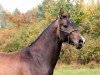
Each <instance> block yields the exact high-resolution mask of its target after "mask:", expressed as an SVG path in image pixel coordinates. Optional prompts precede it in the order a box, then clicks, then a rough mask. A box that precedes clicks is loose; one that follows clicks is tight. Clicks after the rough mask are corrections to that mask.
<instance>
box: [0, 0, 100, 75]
mask: <svg viewBox="0 0 100 75" xmlns="http://www.w3.org/2000/svg"><path fill="white" fill-rule="evenodd" d="M8 1H9V2H8V4H9V3H10V0H8ZM13 1H15V0H13ZM5 2H6V3H7V1H5ZM5 2H4V3H5ZM35 2H36V1H35ZM35 2H34V0H33V4H31V5H33V6H31V7H30V8H26V6H28V5H25V4H22V6H20V7H23V8H22V9H25V8H26V10H22V9H21V8H20V7H18V8H17V7H16V8H13V9H11V10H9V9H7V8H6V7H5V5H3V3H2V0H1V3H0V52H15V51H18V50H21V49H23V48H25V47H26V46H28V45H30V44H31V43H32V42H33V41H34V40H35V39H36V38H37V37H38V36H39V35H40V34H41V33H42V31H43V30H45V28H46V27H47V26H48V25H49V24H50V23H52V21H54V20H55V19H56V18H58V17H59V16H58V13H59V10H60V8H63V9H64V11H65V13H70V14H71V19H72V21H73V22H74V23H75V24H76V25H77V26H78V28H79V30H80V32H81V34H82V35H83V36H84V38H85V39H86V43H85V45H84V47H83V48H82V49H80V50H76V49H75V48H74V47H73V46H70V45H68V44H67V43H64V44H63V46H62V50H61V54H60V57H59V62H58V64H57V68H59V69H58V70H57V71H56V72H55V75H66V74H68V75H100V0H40V1H39V2H38V3H37V4H36V5H35V6H34V4H35ZM12 3H13V2H12ZM31 3H32V2H31ZM26 4H27V3H26ZM8 6H9V5H8ZM11 7H14V4H13V6H10V8H11ZM62 67H63V68H66V67H67V68H68V69H69V68H71V69H80V68H82V70H81V69H80V70H81V71H80V70H78V71H76V70H75V71H73V72H72V73H71V72H70V71H71V70H68V71H66V70H65V69H64V70H62ZM67 68H66V69H67ZM84 68H88V70H87V69H84ZM89 69H93V70H89ZM87 71H88V72H87ZM60 72H61V73H60ZM62 72H63V73H62ZM76 72H77V73H76ZM89 73H90V74H89Z"/></svg>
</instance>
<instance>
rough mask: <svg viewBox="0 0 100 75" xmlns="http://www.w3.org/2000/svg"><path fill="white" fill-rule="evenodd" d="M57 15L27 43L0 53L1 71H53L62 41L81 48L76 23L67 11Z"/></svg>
mask: <svg viewBox="0 0 100 75" xmlns="http://www.w3.org/2000/svg"><path fill="white" fill-rule="evenodd" d="M59 15H60V17H59V18H58V19H56V20H55V21H54V22H52V23H51V25H49V26H48V28H47V29H45V30H44V32H43V33H42V34H41V35H40V36H39V37H38V38H37V39H36V40H35V41H34V42H33V43H32V44H31V45H30V46H28V47H26V48H25V49H23V50H21V51H19V52H16V53H11V54H4V53H2V54H0V75H53V70H54V68H55V65H56V63H57V60H58V57H59V54H60V51H61V46H62V43H63V42H67V43H69V44H71V45H73V46H75V47H76V48H77V49H80V48H82V46H83V44H84V42H85V41H84V38H83V37H82V36H81V34H80V32H79V31H78V29H77V27H76V25H75V24H74V23H73V22H72V21H71V20H70V18H69V16H68V15H63V13H61V11H60V14H59Z"/></svg>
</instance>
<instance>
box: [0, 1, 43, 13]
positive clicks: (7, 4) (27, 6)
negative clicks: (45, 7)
mask: <svg viewBox="0 0 100 75" xmlns="http://www.w3.org/2000/svg"><path fill="white" fill-rule="evenodd" d="M42 2H43V0H0V4H1V5H2V7H3V8H4V9H5V10H6V11H8V12H13V11H14V10H15V9H16V8H18V9H19V10H20V11H21V12H23V13H24V12H26V11H27V10H31V9H32V8H33V7H36V6H37V5H39V4H41V3H42Z"/></svg>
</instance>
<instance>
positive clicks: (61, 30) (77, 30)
mask: <svg viewBox="0 0 100 75" xmlns="http://www.w3.org/2000/svg"><path fill="white" fill-rule="evenodd" d="M60 31H62V32H65V33H66V31H63V30H61V29H60ZM75 31H78V30H77V29H75V30H73V31H71V32H70V33H69V34H67V36H70V34H71V33H72V32H75Z"/></svg>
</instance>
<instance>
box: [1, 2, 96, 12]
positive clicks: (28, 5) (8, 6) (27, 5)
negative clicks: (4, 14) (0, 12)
mask: <svg viewBox="0 0 100 75" xmlns="http://www.w3.org/2000/svg"><path fill="white" fill-rule="evenodd" d="M84 1H85V3H88V2H89V0H84ZM94 1H96V0H94ZM42 2H43V0H0V4H1V5H2V6H3V8H4V9H5V10H6V11H9V12H13V11H14V10H15V9H16V8H18V9H19V10H20V11H21V12H23V13H24V12H27V11H28V10H31V9H32V8H33V7H36V6H38V5H39V4H42Z"/></svg>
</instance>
